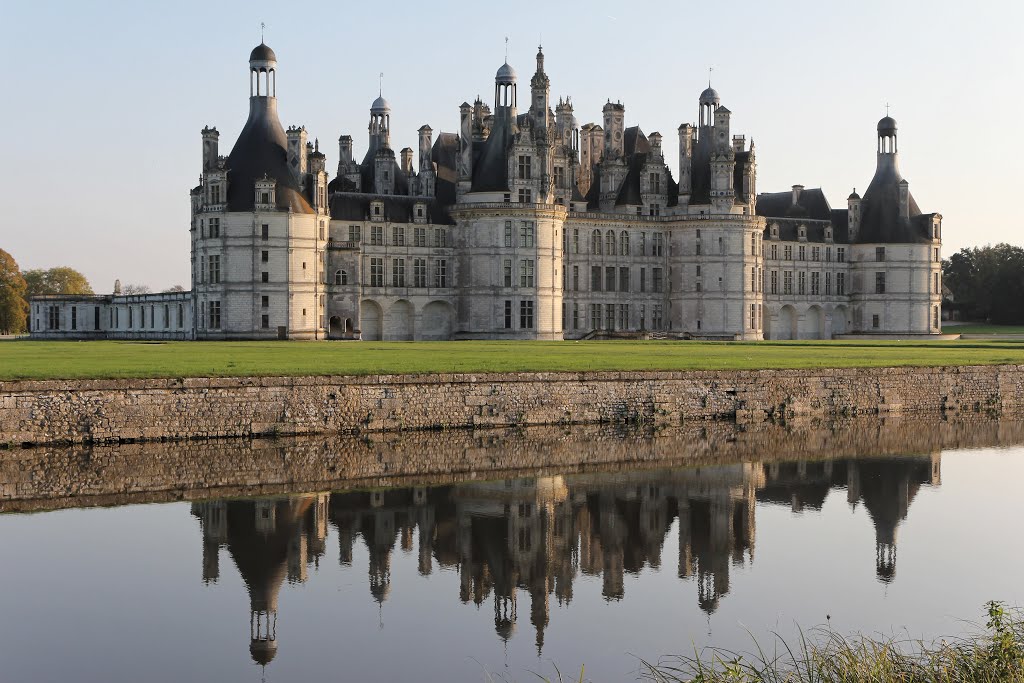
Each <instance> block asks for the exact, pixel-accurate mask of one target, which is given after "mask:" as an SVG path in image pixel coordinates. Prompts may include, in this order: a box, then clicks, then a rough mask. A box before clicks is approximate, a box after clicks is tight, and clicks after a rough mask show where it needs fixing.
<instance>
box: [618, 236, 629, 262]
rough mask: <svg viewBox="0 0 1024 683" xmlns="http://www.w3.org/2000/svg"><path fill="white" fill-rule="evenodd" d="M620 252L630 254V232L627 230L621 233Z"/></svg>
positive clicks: (625, 254)
mask: <svg viewBox="0 0 1024 683" xmlns="http://www.w3.org/2000/svg"><path fill="white" fill-rule="evenodd" d="M619 254H620V255H621V256H629V233H628V232H626V231H625V230H623V231H622V232H620V233H619Z"/></svg>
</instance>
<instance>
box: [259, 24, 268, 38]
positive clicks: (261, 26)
mask: <svg viewBox="0 0 1024 683" xmlns="http://www.w3.org/2000/svg"><path fill="white" fill-rule="evenodd" d="M266 27H267V25H266V24H264V23H263V22H262V21H261V22H260V42H261V43H262V42H263V29H265V28H266Z"/></svg>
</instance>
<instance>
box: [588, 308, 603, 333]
mask: <svg viewBox="0 0 1024 683" xmlns="http://www.w3.org/2000/svg"><path fill="white" fill-rule="evenodd" d="M590 329H592V330H599V329H601V304H590Z"/></svg>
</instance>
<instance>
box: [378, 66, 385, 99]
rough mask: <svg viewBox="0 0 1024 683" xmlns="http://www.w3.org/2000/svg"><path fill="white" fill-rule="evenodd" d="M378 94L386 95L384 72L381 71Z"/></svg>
mask: <svg viewBox="0 0 1024 683" xmlns="http://www.w3.org/2000/svg"><path fill="white" fill-rule="evenodd" d="M377 94H378V95H379V96H380V97H384V72H383V71H381V72H380V79H379V81H378V83H377Z"/></svg>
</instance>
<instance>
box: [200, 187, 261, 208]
mask: <svg viewBox="0 0 1024 683" xmlns="http://www.w3.org/2000/svg"><path fill="white" fill-rule="evenodd" d="M210 203H211V204H220V185H217V184H214V185H210ZM264 203H266V202H264Z"/></svg>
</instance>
